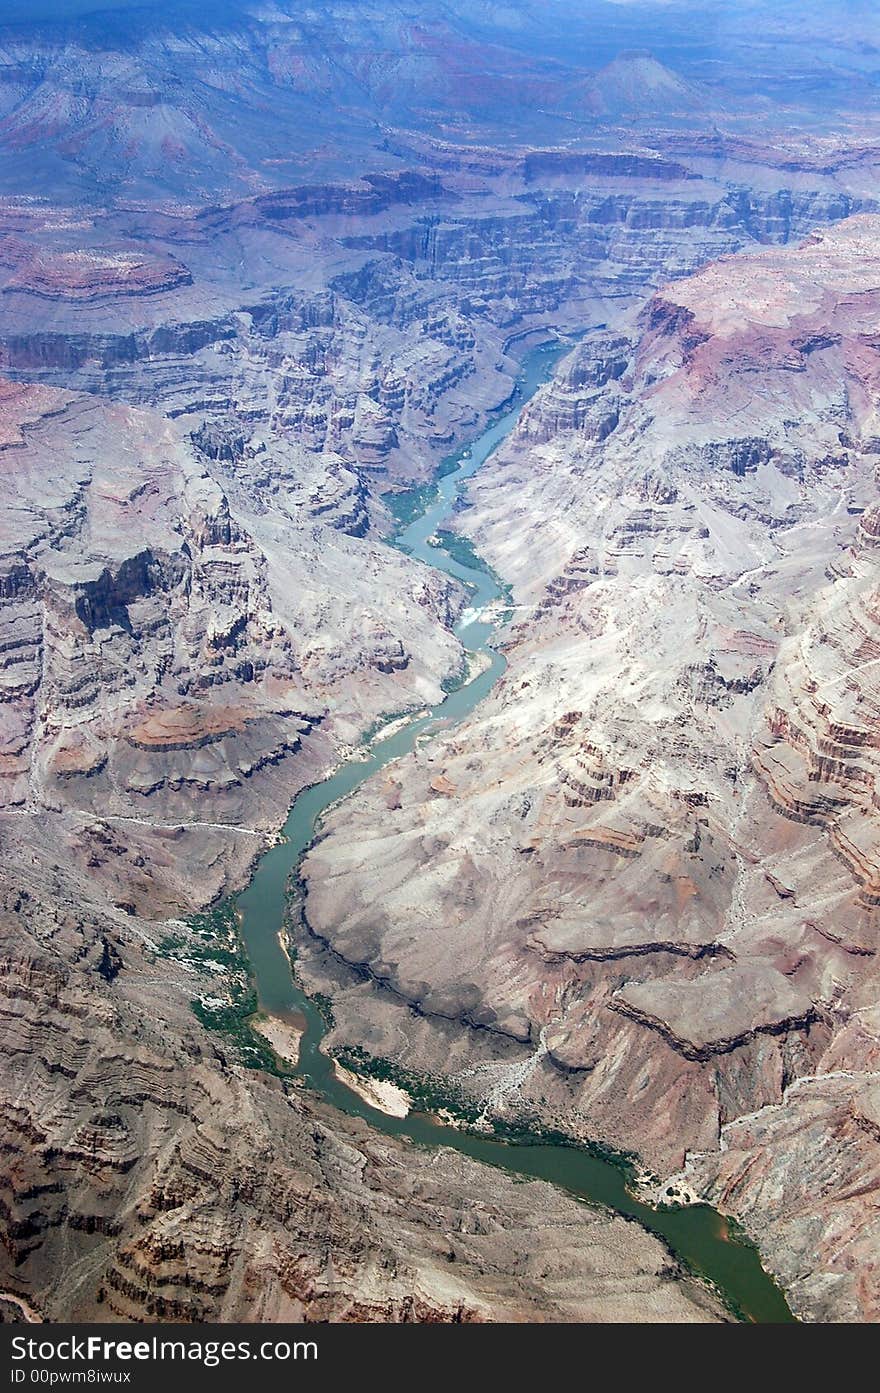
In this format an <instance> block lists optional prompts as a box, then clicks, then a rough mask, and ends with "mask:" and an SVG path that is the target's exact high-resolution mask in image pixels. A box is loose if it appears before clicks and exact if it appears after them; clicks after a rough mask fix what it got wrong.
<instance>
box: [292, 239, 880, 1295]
mask: <svg viewBox="0 0 880 1393" xmlns="http://www.w3.org/2000/svg"><path fill="white" fill-rule="evenodd" d="M878 331H880V225H878V221H877V220H876V219H872V218H856V219H852V220H850V221H849V222H847V223H844V224H841V225H840V226H839V227H838V228H836V229H835V230H834V231H829V232H824V233H821V234H816V235H815V236H813V237H811V238H808V239H807V241H806V242H805V243H804V244H802V245H801V246H800V247H798V248H797V249H793V250H786V251H781V252H780V251H768V252H765V253H762V254H761V255H758V256H754V257H751V258H747V259H736V260H723V261H720V262H716V263H713V264H712V265H711V266H709V267H708V268H707V269H706V270H705V271H704V272H702V273H700V274H698V275H697V276H695V277H693V278H691V279H686V280H682V281H679V282H676V283H675V284H674V285H670V286H666V287H664V288H663V289H662V290H661V291H659V292H658V293H657V294H656V295H655V296H654V298H653V299H652V300H651V301H650V302H649V303H648V305H647V307H646V309H645V310H644V311H643V312H642V313H641V315H640V316H639V318H638V320H637V321H636V322H634V323H633V325H632V326H631V327H629V328H627V329H626V332H625V333H624V332H619V333H616V334H610V333H607V332H606V333H604V334H600V335H597V336H595V337H593V338H588V339H587V340H586V341H585V342H584V343H583V345H581V347H580V348H579V349H577V350H576V351H575V352H574V353H573V354H572V355H571V357H570V358H569V359H568V360H567V364H566V365H565V366H564V368H563V370H562V371H561V372H560V374H559V375H558V377H557V379H556V381H555V382H554V383H552V384H551V385H550V386H548V387H547V388H546V389H544V391H543V392H542V393H541V394H540V395H539V396H538V397H537V398H536V399H535V401H534V403H533V404H532V406H531V407H530V408H529V409H528V410H527V411H526V412H525V413H524V416H523V419H522V421H521V424H520V427H519V429H518V431H517V433H516V434H515V435H514V437H512V438H511V440H510V441H509V442H508V444H507V445H506V446H505V448H504V449H502V450H501V451H500V452H499V454H498V455H497V456H495V457H493V458H492V459H491V460H490V461H489V463H488V464H487V466H486V467H485V468H484V470H483V471H482V472H481V473H480V475H479V476H478V477H477V478H476V479H475V480H474V482H473V483H472V484H471V486H470V490H469V502H470V507H469V508H467V509H466V510H465V511H464V512H463V513H462V515H461V522H460V526H461V527H462V528H464V529H465V530H466V531H467V533H468V534H469V535H471V536H473V537H474V538H475V540H476V542H477V545H478V548H479V549H480V550H481V552H482V553H483V554H484V555H486V556H487V557H488V559H489V560H490V561H491V562H492V563H493V565H494V566H495V567H496V569H497V570H498V571H499V572H500V574H501V575H502V576H503V577H504V578H505V579H507V580H509V581H510V582H511V583H512V586H513V595H514V602H515V607H516V609H515V616H514V620H513V623H512V626H511V628H510V630H509V638H508V642H507V644H506V652H507V657H508V662H509V667H508V671H507V673H506V674H505V676H504V678H503V679H502V681H501V682H500V683H499V684H498V685H497V686H496V688H495V689H494V691H493V694H492V695H491V697H490V698H489V700H488V701H487V703H486V704H485V705H484V706H483V707H481V708H480V710H479V712H477V713H475V716H474V717H473V718H471V720H470V722H469V723H468V724H467V726H466V727H464V728H462V729H460V730H456V731H453V732H450V733H449V734H448V735H446V736H445V737H440V738H439V739H438V741H436V742H434V743H433V744H432V746H431V748H430V750H428V751H426V752H424V753H421V754H419V753H416V754H414V755H413V756H410V757H409V758H408V759H406V760H405V761H401V762H400V763H399V764H398V765H397V766H396V767H395V769H394V772H393V782H394V789H393V794H394V796H393V799H391V798H389V796H388V790H387V789H386V788H384V787H380V786H376V787H373V788H370V787H369V786H367V787H366V788H364V789H362V790H361V791H360V792H359V793H358V794H357V795H355V797H354V798H352V799H350V800H349V801H348V802H347V803H346V804H343V805H342V806H340V808H339V809H337V810H336V812H335V813H334V814H333V815H332V816H331V817H330V818H329V819H328V823H327V827H326V830H325V834H324V835H323V836H322V838H321V839H320V840H319V842H318V844H317V845H316V847H315V848H314V849H313V850H312V852H311V853H310V854H309V856H308V858H307V861H306V865H305V872H306V876H307V879H308V886H309V895H308V900H307V905H306V914H307V919H308V924H309V925H310V926H311V929H312V930H313V932H314V934H315V935H317V937H312V938H310V937H309V935H308V933H306V932H301V933H299V934H298V935H297V943H298V944H299V945H300V947H301V948H302V949H303V950H305V949H307V948H308V945H309V944H311V958H312V962H311V967H310V974H311V980H312V981H313V982H314V983H317V982H319V981H320V982H321V983H322V984H323V986H324V988H325V989H327V983H332V984H333V989H334V992H335V999H336V1017H337V1021H338V1023H339V1024H338V1029H337V1034H336V1039H337V1042H339V1041H341V1040H343V1039H345V1040H351V1039H356V1040H357V1041H359V1042H360V1043H362V1044H364V1045H366V1047H367V1048H368V1049H369V1050H370V1051H372V1052H373V1053H375V1054H377V1055H390V1056H392V1057H394V1058H397V1059H400V1060H402V1061H404V1062H405V1063H406V1064H407V1065H408V1067H411V1068H430V1069H444V1070H445V1071H446V1072H448V1073H450V1074H452V1075H453V1077H454V1078H455V1080H456V1082H457V1083H458V1084H459V1085H460V1086H461V1087H464V1088H465V1089H467V1090H469V1091H471V1092H473V1093H474V1095H475V1096H476V1097H478V1098H479V1099H481V1100H482V1102H483V1103H484V1104H485V1105H486V1106H487V1108H488V1109H489V1110H490V1112H491V1111H493V1110H495V1111H497V1110H500V1111H501V1112H502V1113H503V1112H505V1111H508V1112H511V1111H512V1112H513V1113H514V1114H521V1113H523V1112H526V1113H536V1114H537V1115H538V1116H540V1117H541V1118H543V1119H544V1120H545V1121H552V1122H553V1123H554V1124H555V1125H562V1126H564V1127H565V1128H566V1129H568V1130H570V1131H574V1132H575V1133H579V1134H581V1135H597V1134H599V1135H601V1136H603V1137H605V1138H607V1139H609V1140H612V1141H613V1142H615V1143H616V1144H618V1145H622V1146H632V1147H635V1148H637V1149H638V1150H639V1151H641V1152H642V1154H643V1155H644V1156H645V1158H646V1160H647V1161H648V1163H649V1165H650V1166H651V1167H652V1168H653V1169H655V1170H657V1171H660V1172H664V1171H668V1170H669V1169H670V1168H674V1167H676V1166H678V1165H680V1164H681V1162H682V1161H683V1160H684V1157H685V1153H686V1152H688V1151H692V1150H698V1151H700V1152H701V1153H704V1154H703V1155H701V1156H700V1157H699V1158H697V1159H696V1160H695V1161H693V1162H692V1163H689V1168H688V1175H689V1179H690V1183H691V1185H693V1183H694V1179H696V1182H697V1188H698V1189H702V1190H703V1191H704V1192H706V1191H709V1192H710V1193H711V1194H712V1195H713V1196H714V1198H715V1200H716V1202H718V1201H720V1202H721V1203H722V1204H723V1205H724V1206H725V1207H728V1208H730V1209H731V1210H732V1211H733V1212H734V1213H736V1214H738V1215H740V1216H741V1217H743V1218H744V1220H745V1221H746V1223H747V1224H748V1225H749V1226H750V1228H751V1231H752V1232H753V1234H754V1236H755V1237H756V1239H757V1240H758V1241H759V1242H760V1243H761V1246H762V1251H763V1252H764V1254H765V1256H766V1257H767V1259H768V1261H769V1262H770V1264H771V1266H772V1267H773V1269H774V1270H775V1271H776V1272H777V1273H778V1274H779V1275H780V1276H781V1277H782V1279H783V1280H784V1281H785V1282H786V1283H787V1284H788V1285H789V1288H790V1291H791V1294H792V1296H793V1299H794V1301H795V1303H796V1305H797V1306H798V1308H799V1309H800V1310H801V1311H802V1312H803V1313H804V1314H805V1315H808V1316H811V1317H817V1318H826V1319H827V1318H835V1319H868V1320H871V1319H875V1318H876V1316H877V1313H878V1291H877V1288H876V1285H875V1283H874V1278H873V1275H872V1274H873V1268H872V1266H871V1264H870V1262H869V1261H868V1254H869V1252H870V1250H871V1247H872V1245H876V1241H877V1235H876V1231H875V1226H874V1225H873V1217H872V1216H873V1208H874V1205H875V1200H876V1184H877V1179H876V1166H875V1159H876V1137H875V1130H876V1129H874V1131H872V1127H873V1124H872V1123H871V1121H870V1118H871V1107H872V1106H873V1105H872V1104H871V1102H870V1098H871V1095H872V1089H873V1088H874V1086H875V1084H876V1049H875V1044H874V1034H875V1033H876V1032H874V1031H873V1030H872V1026H871V1019H872V1017H871V1012H872V1010H873V1008H874V1002H875V997H876V980H877V979H876V972H875V968H874V961H875V951H876V941H877V922H876V915H877V909H876V905H877V894H876V883H877V869H876V865H875V862H876V855H877V851H876V845H877V826H876V810H875V808H874V801H873V797H872V789H873V784H874V771H873V763H872V760H873V755H872V751H873V749H874V748H875V745H876V740H875V736H874V734H872V730H873V726H872V721H873V720H874V716H875V715H876V712H875V707H876V698H875V694H874V688H873V685H872V684H873V683H874V682H875V681H876V673H877V671H878V668H877V666H876V653H877V651H878V650H877V649H876V646H875V643H876V634H875V626H876V618H875V612H876V603H875V598H876V597H875V590H876V567H875V564H874V554H873V548H874V535H873V534H874V532H875V530H876V529H875V527H874V523H873V521H872V519H873V518H874V514H875V512H876V509H877V503H876V499H877V482H878V481H877V478H876V477H875V464H876V454H875V451H876V448H877V439H878V431H877V415H876V412H877V406H876V403H877V399H878V398H877V388H878V370H880V358H878V343H880V337H878ZM872 713H873V714H872ZM389 808H390V810H389ZM380 809H381V811H380ZM325 944H326V945H328V946H329V947H330V948H331V949H332V957H331V956H328V955H327V954H326V953H325V951H324V945H325ZM344 964H350V965H352V966H353V967H354V968H355V969H356V972H357V975H356V977H355V978H351V977H350V976H347V975H346V969H345V967H344ZM371 982H372V983H381V987H376V986H371V985H370V983H371ZM389 989H390V990H389ZM413 1007H415V1013H414V1012H413V1010H412V1009H411V1008H413ZM808 1079H813V1080H814V1082H807V1081H806V1080H808ZM801 1080H803V1082H802V1081H801ZM745 1115H748V1119H747V1120H746V1121H745V1122H739V1121H737V1119H739V1118H742V1117H744V1116H745ZM765 1119H766V1121H765ZM838 1119H839V1121H838ZM719 1138H720V1141H721V1153H720V1155H719V1152H718V1145H719ZM752 1174H754V1176H755V1182H754V1188H753V1186H752V1181H751V1176H752ZM817 1196H821V1198H817ZM805 1273H807V1274H808V1275H804V1274H805Z"/></svg>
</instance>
